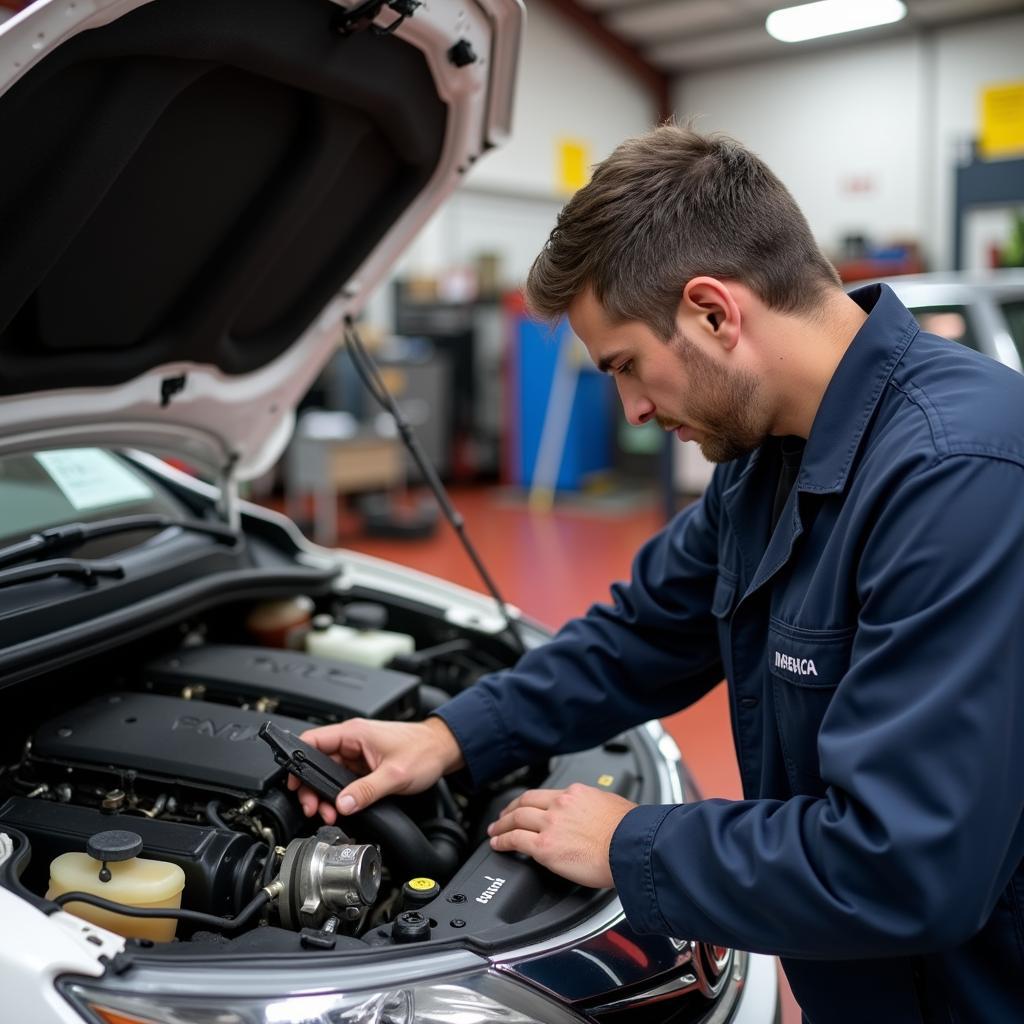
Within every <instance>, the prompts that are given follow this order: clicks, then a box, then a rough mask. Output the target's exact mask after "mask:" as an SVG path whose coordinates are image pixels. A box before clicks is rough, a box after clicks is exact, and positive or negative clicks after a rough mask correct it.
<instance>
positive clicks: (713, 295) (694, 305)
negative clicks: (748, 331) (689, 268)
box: [680, 277, 742, 350]
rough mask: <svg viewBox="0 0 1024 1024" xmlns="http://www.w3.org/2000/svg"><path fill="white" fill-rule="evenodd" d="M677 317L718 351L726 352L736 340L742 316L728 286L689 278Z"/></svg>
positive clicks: (711, 279)
mask: <svg viewBox="0 0 1024 1024" xmlns="http://www.w3.org/2000/svg"><path fill="white" fill-rule="evenodd" d="M680 313H682V314H684V316H685V319H686V320H688V321H689V322H690V323H691V324H692V323H693V321H694V318H696V321H697V325H698V328H699V329H701V330H703V331H705V332H706V333H707V337H709V338H711V339H713V340H715V341H716V342H717V343H718V344H719V345H721V346H722V348H724V349H726V350H730V349H732V348H734V347H735V346H736V343H737V341H739V337H740V323H741V321H742V315H741V313H740V307H739V306H738V305H737V303H736V300H735V298H733V295H732V292H731V291H730V290H729V286H728V285H727V284H725V283H724V282H723V281H720V280H719V279H718V278H716V277H691V278H690V280H689V281H687V282H686V286H685V287H684V288H683V297H682V301H681V303H680Z"/></svg>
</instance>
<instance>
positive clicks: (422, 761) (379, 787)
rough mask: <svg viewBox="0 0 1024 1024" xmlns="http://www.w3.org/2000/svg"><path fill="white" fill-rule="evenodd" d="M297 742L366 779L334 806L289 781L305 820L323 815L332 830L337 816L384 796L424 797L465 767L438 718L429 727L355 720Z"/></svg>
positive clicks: (291, 778)
mask: <svg viewBox="0 0 1024 1024" xmlns="http://www.w3.org/2000/svg"><path fill="white" fill-rule="evenodd" d="M299 738H300V739H302V740H304V741H305V742H306V743H308V744H309V745H310V746H312V747H316V748H317V750H321V751H323V753H325V754H327V755H328V757H330V758H331V759H332V760H334V761H337V762H338V764H342V765H344V766H345V767H346V768H348V769H349V771H353V772H355V773H356V774H358V775H360V776H362V777H361V778H358V779H356V780H355V781H354V782H352V783H350V784H349V785H347V786H346V787H345V788H344V789H343V790H342V791H341V792H340V793H339V794H338V799H337V801H336V804H335V805H334V806H332V805H331V804H330V803H328V802H327V801H326V800H322V799H321V798H320V797H319V796H318V795H317V794H316V793H314V792H313V790H311V789H310V788H309V787H308V786H303V785H301V784H300V782H299V780H298V779H297V778H296V777H295V776H294V775H289V776H288V788H289V789H292V790H298V793H299V803H300V804H302V810H303V812H304V813H305V815H306V817H312V816H313V815H314V814H315V813H316V812H317V811H318V810H319V812H320V817H321V818H323V820H324V821H325V822H327V824H328V825H333V824H334V823H335V821H337V819H338V815H339V814H342V815H345V814H354V813H355V812H356V811H361V810H363V809H364V808H366V807H369V806H370V804H373V803H376V802H377V801H378V800H380V799H381V798H383V797H386V796H392V795H393V794H395V793H421V792H422V791H423V790H425V789H429V788H430V787H431V786H432V785H434V783H435V782H437V780H438V779H439V778H440V777H441V776H442V775H446V774H447V773H448V772H453V771H455V770H456V769H458V768H461V767H462V764H463V761H462V750H461V748H460V747H459V744H458V742H457V741H456V739H455V737H454V735H452V732H451V730H450V729H449V728H448V726H447V725H445V724H444V722H443V721H441V719H440V718H428V719H427V720H426V721H425V722H373V721H370V720H369V719H365V718H351V719H349V720H348V721H347V722H339V723H338V724H337V725H323V726H320V728H318V729H309V730H307V731H306V732H304V733H303V734H302V735H301V736H300V737H299Z"/></svg>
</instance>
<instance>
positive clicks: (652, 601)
mask: <svg viewBox="0 0 1024 1024" xmlns="http://www.w3.org/2000/svg"><path fill="white" fill-rule="evenodd" d="M528 296H529V299H530V303H531V305H532V308H533V309H534V310H535V311H537V312H538V313H539V314H540V315H541V316H544V317H548V318H554V317H557V316H559V315H561V314H562V313H563V312H568V315H569V318H570V320H571V322H572V324H573V327H574V328H575V330H576V332H577V333H578V334H579V336H580V337H581V338H582V339H583V342H584V344H585V345H586V346H587V349H588V351H589V353H590V356H591V358H592V359H593V360H594V362H595V363H596V364H597V365H598V366H599V367H600V368H601V369H602V370H606V371H607V372H610V373H612V374H613V375H614V377H615V381H616V384H617V386H618V390H619V395H620V398H621V400H622V403H623V406H624V408H625V410H626V414H627V416H628V418H629V419H630V421H631V422H633V423H643V422H646V421H647V420H650V419H652V418H653V419H656V420H657V421H658V423H660V424H661V426H663V427H664V428H665V429H668V430H674V431H675V432H676V433H677V434H678V436H679V437H680V438H681V439H682V440H689V439H693V440H696V441H697V442H698V443H699V444H700V446H701V448H702V450H703V451H704V453H705V454H706V455H707V456H708V457H709V458H710V459H712V460H713V461H716V462H718V463H720V465H719V466H718V467H717V468H716V471H715V475H714V478H713V480H712V482H711V485H710V486H709V488H708V491H707V493H706V494H705V495H704V497H703V499H702V500H701V501H700V502H698V503H697V504H695V505H692V506H691V507H689V508H687V509H686V510H684V511H683V512H682V513H681V514H680V515H679V516H677V517H676V518H675V519H674V520H673V522H672V523H670V524H669V525H668V526H667V527H666V528H665V529H664V530H663V531H662V532H661V533H660V534H658V535H657V536H655V537H654V538H653V539H652V540H650V541H649V542H648V543H647V544H646V545H645V546H644V547H643V549H642V550H641V551H640V553H639V555H638V556H637V559H636V563H635V565H634V570H633V577H632V580H631V582H630V583H629V584H628V585H616V586H615V587H614V588H613V598H614V601H613V604H612V606H610V607H603V606H600V607H595V608H593V609H591V610H590V611H589V612H588V613H587V615H586V616H585V617H583V618H582V619H578V620H575V621H573V622H570V623H569V624H568V625H567V626H566V627H565V628H564V629H563V630H562V631H561V632H560V633H559V634H558V636H557V637H556V638H555V639H554V640H553V641H552V642H551V643H550V644H548V645H546V646H545V647H543V648H541V649H539V650H536V651H533V652H531V653H529V654H528V655H526V656H525V657H524V658H523V659H522V660H521V661H520V663H519V664H518V665H517V666H516V667H515V668H514V669H512V670H510V671H508V672H506V673H502V674H499V675H496V676H493V677H489V678H487V679H486V680H484V681H482V682H481V683H480V684H478V685H477V686H475V687H472V688H471V689H470V690H469V691H467V692H466V693H464V694H462V695H460V696H459V697H457V698H456V699H455V700H453V701H452V702H451V703H450V704H448V705H447V706H445V707H444V708H442V709H441V710H440V711H439V712H438V714H437V715H436V716H435V717H432V718H430V719H429V720H428V721H426V722H425V723H418V724H403V725H395V724H382V723H369V722H349V723H345V724H342V725H338V726H329V727H326V728H323V729H318V730H315V731H313V732H312V733H311V734H309V738H310V739H312V740H313V741H315V742H316V743H317V744H318V745H319V746H320V747H321V748H322V749H324V750H327V751H329V752H331V753H332V754H334V755H335V756H336V757H338V758H339V759H341V760H343V761H344V762H346V763H347V764H349V765H350V766H351V767H353V768H355V769H358V770H360V771H362V772H366V773H367V774H365V777H363V778H361V779H360V780H358V781H356V782H354V783H353V784H352V785H351V786H349V787H348V789H347V790H346V791H345V792H344V793H343V794H342V795H341V796H340V798H339V800H338V807H337V810H338V811H340V812H341V813H342V814H346V813H351V812H352V811H354V810H357V809H359V808H362V807H365V806H366V805H367V804H368V803H371V802H372V801H374V800H376V799H379V798H380V797H382V796H385V795H387V794H389V793H396V792H413V791H417V790H421V789H423V788H425V787H426V786H428V785H430V784H432V783H433V781H434V780H435V779H436V778H437V777H438V776H440V775H441V774H443V773H446V772H450V771H454V770H456V769H457V768H461V767H463V766H465V767H466V768H467V769H468V771H469V773H470V775H471V777H472V778H473V780H474V781H476V782H481V781H484V780H487V779H491V778H495V777H497V776H500V775H501V774H503V773H504V772H506V771H508V770H510V769H511V768H513V767H515V766H517V765H519V764H522V763H525V762H527V761H531V760H534V759H536V758H537V757H538V756H542V755H543V754H545V753H553V752H558V751H565V750H570V749H579V748H582V747H586V746H590V745H592V744H597V743H599V742H600V741H601V740H602V739H604V738H606V737H607V736H609V735H611V734H613V733H616V732H618V731H620V730H621V729H623V728H626V727H628V726H631V725H634V724H637V723H639V722H642V721H644V720H646V719H649V718H652V717H655V716H660V715H665V714H668V713H670V712H673V711H675V710H677V709H679V708H680V707H684V706H686V705H687V704H689V703H692V702H693V701H695V700H696V699H698V698H699V697H700V696H701V695H702V694H704V693H705V692H707V690H708V689H709V688H711V687H712V686H713V685H714V684H715V683H716V682H717V681H718V680H719V679H720V678H721V677H722V675H723V674H724V675H725V676H726V677H727V679H728V681H729V692H730V701H731V710H732V724H733V733H734V738H735V743H736V748H737V752H738V755H739V761H740V767H741V775H742V779H743V787H744V794H745V797H746V799H744V800H742V801H724V800H705V801H699V802H695V803H692V804H687V805H682V806H667V807H658V806H640V807H636V806H634V805H633V804H631V803H629V802H628V801H626V800H623V799H621V798H620V797H617V796H615V795H612V794H608V793H605V792H600V791H598V790H596V789H591V788H589V787H584V786H578V787H572V788H570V789H569V790H566V791H564V792H553V791H544V790H540V791H533V792H529V793H526V794H525V795H523V796H522V797H520V798H519V799H518V800H516V801H514V802H513V803H512V804H511V805H510V806H509V807H508V808H507V809H506V810H505V811H504V812H503V813H502V815H501V816H500V817H499V819H498V821H497V822H495V823H494V824H493V825H492V826H491V836H492V838H491V842H492V844H493V845H494V847H495V848H496V849H499V850H515V851H519V852H521V853H526V854H529V855H531V856H533V857H534V858H535V859H536V860H537V861H538V862H539V863H541V864H544V865H546V866H547V867H549V868H551V869H552V870H553V871H556V872H558V873H560V874H562V875H565V876H566V877H568V878H570V879H573V880H575V881H577V882H580V883H582V884H584V885H592V886H609V885H614V886H615V888H616V889H617V890H618V894H619V896H620V898H621V900H622V904H623V907H624V908H625V912H626V915H627V917H628V919H629V921H630V923H631V924H632V925H633V926H634V927H635V928H637V929H638V930H639V931H650V932H663V933H667V934H670V935H675V936H684V937H687V938H695V939H700V940H704V941H709V942H714V943H717V944H723V945H729V946H734V947H738V948H743V949H748V950H754V951H759V952H767V953H775V954H778V955H779V956H781V957H782V959H783V963H784V966H785V969H786V972H787V974H788V976H789V979H790V982H791V984H792V987H793V990H794V992H795V994H796V997H797V999H798V1000H799V1001H800V1003H801V1005H802V1007H803V1009H804V1012H805V1015H806V1019H807V1020H810V1021H813V1022H814V1024H824V1022H833V1021H849V1022H857V1024H862V1022H864V1021H872V1020H874V1021H885V1022H903V1021H907V1022H915V1024H918V1022H920V1021H944V1022H948V1021H993V1022H996V1021H997V1022H1001V1024H1002V1022H1009V1021H1018V1020H1024V868H1022V863H1021V862H1022V859H1024V825H1022V807H1024V629H1022V628H1021V623H1022V619H1024V615H1022V613H1024V597H1022V595H1024V514H1022V509H1024V378H1022V377H1021V376H1019V375H1017V374H1014V373H1013V372H1011V371H1010V370H1008V369H1006V368H1004V367H1002V366H1000V365H997V364H996V363H995V362H993V361H990V360H987V359H985V358H984V357H982V356H979V355H977V354H975V353H973V352H970V351H967V350H966V349H963V348H960V347H958V346H955V345H953V344H951V343H950V342H948V341H945V340H942V339H940V338H937V337H934V336H931V335H927V334H923V333H922V332H921V331H920V330H919V328H918V326H917V324H916V322H915V321H914V319H913V317H912V316H911V315H910V314H909V313H908V312H907V311H906V309H904V308H903V306H902V305H901V304H900V303H899V301H898V300H897V299H896V298H895V296H894V295H893V293H892V292H891V291H889V290H888V289H886V288H884V287H879V286H872V287H867V288H863V289H861V290H859V291H857V292H855V293H854V294H853V295H852V296H847V295H846V294H845V293H844V292H843V290H842V288H841V287H840V284H839V281H838V279H837V277H836V275H835V272H834V270H833V269H832V267H831V266H830V265H829V263H828V262H827V261H826V259H825V258H824V257H823V256H822V255H821V253H820V251H819V250H818V248H817V246H816V244H815V242H814V240H813V238H812V236H811V233H810V231H809V229H808V226H807V223H806V221H805V220H804V217H803V216H802V214H801V213H800V211H799V210H798V208H797V207H796V205H795V203H794V202H793V199H792V197H791V196H790V195H789V193H788V192H787V191H786V189H785V188H784V186H783V185H782V184H781V183H780V182H779V181H778V179H777V178H775V176H774V175H773V174H772V173H771V172H770V171H769V170H768V169H767V168H766V167H765V166H764V165H763V164H762V163H761V162H760V161H759V160H758V159H757V158H756V157H755V156H754V155H753V154H751V153H750V152H748V151H747V150H745V149H743V148H742V147H741V146H739V145H737V144H736V143H734V142H732V141H730V140H727V139H723V138H715V137H710V138H709V137H703V136H701V135H698V134H697V133H695V132H693V131H691V130H688V129H686V128H679V127H674V126H663V127H661V128H658V129H656V130H654V131H652V132H650V133H649V134H647V135H644V136H642V137H640V138H638V139H633V140H630V141H629V142H626V143H625V144H623V145H622V146H620V147H619V149H617V150H616V151H615V153H613V154H612V156H611V157H609V158H608V159H607V160H606V161H605V162H604V163H603V164H601V165H600V166H599V167H598V168H597V169H596V172H595V174H594V177H593V180H592V182H591V183H590V184H589V185H587V186H586V187H585V188H583V189H582V190H580V191H579V192H578V193H577V194H576V195H575V196H574V198H573V199H572V200H571V201H570V202H569V203H568V205H567V206H566V207H565V209H564V210H563V212H562V214H561V216H560V217H559V220H558V224H557V226H556V227H555V229H554V231H553V232H552V234H551V237H550V239H549V241H548V243H547V245H546V246H545V248H544V250H543V252H542V253H541V254H540V256H539V257H538V258H537V260H536V262H535V264H534V266H533V269H532V271H531V273H530V278H529V283H528ZM300 798H301V800H302V802H303V805H304V807H305V809H306V811H307V813H309V814H312V813H313V812H314V811H315V810H316V809H317V799H316V797H315V795H313V794H312V793H309V792H305V791H304V792H302V793H301V794H300ZM321 813H322V815H323V817H324V818H325V819H327V820H328V821H332V820H334V818H335V808H332V807H327V806H322V807H321Z"/></svg>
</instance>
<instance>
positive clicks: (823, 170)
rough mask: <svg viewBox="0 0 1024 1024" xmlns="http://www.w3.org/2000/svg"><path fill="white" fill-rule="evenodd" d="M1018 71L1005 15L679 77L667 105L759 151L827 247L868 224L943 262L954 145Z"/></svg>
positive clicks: (1018, 34)
mask: <svg viewBox="0 0 1024 1024" xmlns="http://www.w3.org/2000/svg"><path fill="white" fill-rule="evenodd" d="M1022 77H1024V15H1013V16H1011V17H1005V18H998V19H992V20H986V21H981V22H977V23H974V24H971V25H967V26H954V27H950V28H945V29H938V30H935V31H934V32H932V33H929V34H919V35H908V36H901V37H898V38H896V39H893V40H888V41H880V42H878V43H874V44H860V45H856V46H850V47H849V48H843V49H832V50H827V51H821V52H817V53H807V54H802V55H795V56H794V57H793V58H792V59H791V60H786V61H780V60H775V61H765V62H761V63H757V64H748V65H746V66H742V67H735V68H723V69H716V70H713V71H707V72H701V73H695V74H692V75H687V76H685V77H684V78H682V79H681V80H680V81H678V82H677V83H676V86H675V89H674V104H675V109H676V111H677V113H678V114H679V115H681V116H683V115H700V120H699V122H698V124H699V126H700V127H701V128H703V129H719V130H722V131H725V132H728V133H729V134H731V135H733V136H735V137H736V138H738V139H739V140H740V141H742V142H743V143H745V144H746V145H748V146H750V148H751V149H753V150H754V151H755V152H757V153H758V154H759V155H760V156H761V157H762V158H763V159H764V160H765V161H766V162H767V163H768V165H769V166H770V167H771V168H772V169H773V170H774V171H775V172H776V173H777V174H778V175H779V177H780V178H782V180H783V181H784V182H785V183H786V184H787V185H788V186H789V188H790V189H791V190H792V192H793V194H794V196H795V197H796V200H797V202H798V203H800V205H801V206H802V207H803V209H804V212H805V213H806V214H807V217H808V220H809V221H810V224H811V228H812V229H813V231H814V232H815V235H816V236H817V238H818V240H819V242H820V243H821V244H822V245H823V246H824V247H825V249H826V250H827V251H829V253H830V254H834V253H835V252H836V249H837V247H838V245H839V242H840V239H841V237H842V236H843V235H844V234H846V233H850V232H856V231H861V230H864V231H866V232H868V233H869V234H870V235H871V236H873V238H874V239H875V240H877V241H879V242H885V241H889V240H899V239H907V238H910V239H916V240H918V241H920V242H921V244H922V246H923V248H924V251H925V254H926V256H927V257H928V258H929V259H930V261H931V263H932V265H933V266H934V267H935V268H936V269H941V268H945V267H948V266H951V265H952V259H953V254H952V219H951V211H952V204H953V178H954V157H955V152H956V149H957V147H958V146H960V147H961V148H962V144H963V140H964V139H965V138H968V137H970V136H973V135H974V134H975V133H976V126H977V119H978V115H977V110H978V94H979V91H980V89H981V88H982V86H984V85H986V84H989V83H996V82H1000V81H1007V80H1014V79H1018V80H1019V79H1020V78H1022ZM864 184H868V185H869V186H870V187H869V189H868V190H866V191H865V190H860V189H858V188H857V186H862V185H864Z"/></svg>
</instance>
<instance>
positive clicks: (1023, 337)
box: [1002, 299, 1024, 360]
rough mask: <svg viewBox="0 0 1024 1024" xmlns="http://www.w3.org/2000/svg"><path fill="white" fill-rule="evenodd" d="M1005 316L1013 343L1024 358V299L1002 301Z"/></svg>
mask: <svg viewBox="0 0 1024 1024" xmlns="http://www.w3.org/2000/svg"><path fill="white" fill-rule="evenodd" d="M1002 308H1003V316H1004V317H1006V326H1007V327H1008V328H1009V329H1010V335H1011V336H1012V337H1013V343H1014V345H1016V346H1017V351H1018V352H1019V353H1020V355H1021V359H1022V360H1024V299H1015V300H1014V301H1013V302H1004V303H1002Z"/></svg>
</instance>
